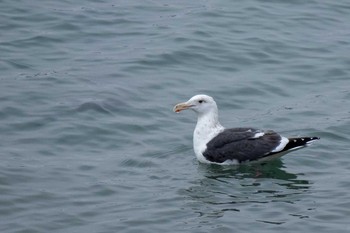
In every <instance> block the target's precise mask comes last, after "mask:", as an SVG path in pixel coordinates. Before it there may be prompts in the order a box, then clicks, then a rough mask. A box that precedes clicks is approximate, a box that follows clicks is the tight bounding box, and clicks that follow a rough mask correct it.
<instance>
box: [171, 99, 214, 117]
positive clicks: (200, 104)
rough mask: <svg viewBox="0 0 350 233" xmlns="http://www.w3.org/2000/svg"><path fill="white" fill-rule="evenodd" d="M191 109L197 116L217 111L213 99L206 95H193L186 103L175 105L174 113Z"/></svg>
mask: <svg viewBox="0 0 350 233" xmlns="http://www.w3.org/2000/svg"><path fill="white" fill-rule="evenodd" d="M186 109H192V110H193V111H195V112H196V113H198V114H204V113H207V112H210V111H213V110H216V111H217V106H216V103H215V101H214V99H213V98H212V97H210V96H208V95H195V96H193V97H192V98H191V99H189V100H188V101H186V102H183V103H179V104H177V105H175V107H174V109H173V110H174V112H177V113H178V112H181V111H182V110H186Z"/></svg>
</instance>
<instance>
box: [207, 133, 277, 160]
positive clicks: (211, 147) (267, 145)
mask: <svg viewBox="0 0 350 233" xmlns="http://www.w3.org/2000/svg"><path fill="white" fill-rule="evenodd" d="M258 133H264V134H263V135H262V136H260V137H257V136H258V135H259V134H258ZM280 141H281V136H280V135H279V134H277V133H276V132H274V131H272V130H269V131H261V130H256V129H251V128H233V129H225V130H224V131H223V132H222V133H220V134H218V135H217V136H216V137H214V138H213V139H212V140H211V141H209V142H208V143H207V149H206V150H205V151H204V152H203V156H204V157H205V158H206V159H208V160H209V161H211V162H216V163H223V162H225V161H226V160H237V161H238V162H244V161H252V160H257V159H260V158H263V157H265V156H267V155H268V154H269V153H270V152H271V151H273V150H274V149H275V148H276V147H277V146H278V145H279V144H280Z"/></svg>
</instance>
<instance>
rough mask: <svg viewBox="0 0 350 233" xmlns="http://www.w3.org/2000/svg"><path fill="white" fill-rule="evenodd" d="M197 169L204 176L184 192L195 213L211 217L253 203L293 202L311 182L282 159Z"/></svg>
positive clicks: (200, 165)
mask: <svg viewBox="0 0 350 233" xmlns="http://www.w3.org/2000/svg"><path fill="white" fill-rule="evenodd" d="M198 173H199V174H200V175H201V176H202V177H203V178H202V179H199V180H195V181H192V185H190V187H188V188H186V189H184V190H182V194H184V195H186V196H187V198H189V199H190V200H191V203H192V205H193V206H192V207H191V208H192V210H193V211H194V212H195V213H197V214H199V215H200V216H205V217H210V218H212V217H215V218H219V217H221V216H223V215H224V213H225V212H227V211H230V212H232V211H234V212H240V211H241V210H244V209H246V210H247V209H248V210H250V208H251V206H254V205H262V206H266V208H269V207H270V206H271V205H278V203H284V204H281V205H285V204H288V205H289V204H291V205H293V204H295V203H297V202H298V201H300V199H301V198H302V194H303V193H305V192H307V191H308V190H309V188H310V186H311V183H310V181H308V180H306V179H303V178H302V176H303V174H294V173H290V172H288V171H286V170H285V167H284V165H283V162H282V161H281V160H274V161H270V162H267V163H261V164H247V165H240V166H219V165H205V164H199V165H198Z"/></svg>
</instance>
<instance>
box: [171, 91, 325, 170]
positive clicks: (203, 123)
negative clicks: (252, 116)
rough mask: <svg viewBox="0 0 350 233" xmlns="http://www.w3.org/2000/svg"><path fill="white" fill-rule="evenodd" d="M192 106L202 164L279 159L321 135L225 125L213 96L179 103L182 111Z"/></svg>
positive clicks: (196, 147)
mask: <svg viewBox="0 0 350 233" xmlns="http://www.w3.org/2000/svg"><path fill="white" fill-rule="evenodd" d="M186 109H191V110H193V111H194V112H195V113H196V114H197V117H198V118H197V125H196V128H195V129H194V132H193V149H194V153H195V155H196V157H197V159H198V160H199V161H200V162H202V163H210V164H220V165H233V164H240V163H244V162H252V161H264V160H268V159H274V158H279V157H281V156H283V155H285V154H287V153H289V152H291V151H294V150H297V149H300V148H303V147H305V146H307V145H308V144H310V143H311V142H313V141H315V140H318V139H320V138H319V137H293V138H287V137H283V136H281V135H279V134H278V133H276V132H275V131H273V130H259V129H254V128H230V129H226V128H224V127H223V126H222V125H221V124H220V122H219V115H218V107H217V105H216V102H215V101H214V99H213V98H212V97H211V96H208V95H195V96H193V97H192V98H191V99H189V100H188V101H187V102H183V103H179V104H176V105H175V107H174V109H173V111H174V112H176V113H179V112H181V111H183V110H186Z"/></svg>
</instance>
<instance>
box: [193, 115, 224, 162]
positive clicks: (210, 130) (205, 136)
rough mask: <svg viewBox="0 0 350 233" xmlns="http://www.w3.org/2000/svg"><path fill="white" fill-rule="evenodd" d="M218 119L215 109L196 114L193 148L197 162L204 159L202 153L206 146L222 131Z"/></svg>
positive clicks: (222, 128)
mask: <svg viewBox="0 0 350 233" xmlns="http://www.w3.org/2000/svg"><path fill="white" fill-rule="evenodd" d="M218 118H219V117H218V110H217V109H213V110H212V111H210V112H206V113H203V114H201V113H199V114H198V119H197V125H196V128H195V130H194V132H193V148H194V152H195V154H196V156H197V158H198V159H199V160H202V159H204V158H203V155H202V153H203V152H204V150H205V148H206V144H207V143H208V142H209V141H210V140H211V139H212V138H214V137H215V136H216V135H218V134H219V133H220V132H222V131H223V130H224V127H223V126H222V125H221V124H220V122H219V119H218Z"/></svg>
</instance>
